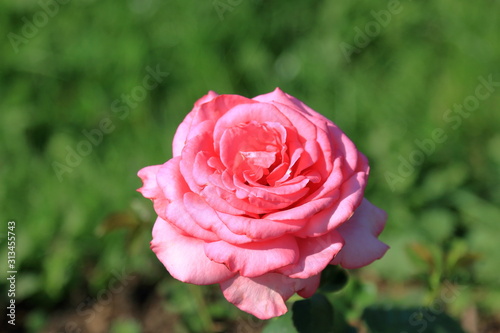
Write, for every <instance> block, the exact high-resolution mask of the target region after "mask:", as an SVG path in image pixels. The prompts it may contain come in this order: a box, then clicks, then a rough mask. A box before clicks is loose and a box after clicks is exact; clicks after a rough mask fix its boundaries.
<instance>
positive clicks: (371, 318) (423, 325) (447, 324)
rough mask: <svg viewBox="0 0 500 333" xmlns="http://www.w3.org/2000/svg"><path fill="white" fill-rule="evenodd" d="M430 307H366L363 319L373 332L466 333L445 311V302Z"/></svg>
mask: <svg viewBox="0 0 500 333" xmlns="http://www.w3.org/2000/svg"><path fill="white" fill-rule="evenodd" d="M438 305H439V304H436V306H431V307H429V308H423V307H422V308H409V309H397V308H392V309H387V308H380V307H370V308H367V309H365V311H364V313H363V316H362V319H363V320H364V322H365V323H366V325H367V326H368V329H369V332H371V333H410V332H424V331H425V332H426V333H448V332H453V333H464V331H463V329H462V328H461V327H460V324H459V323H458V322H457V321H456V320H455V319H453V318H451V317H450V316H448V315H447V314H446V313H444V312H443V308H442V307H443V306H444V305H443V304H441V305H440V306H438Z"/></svg>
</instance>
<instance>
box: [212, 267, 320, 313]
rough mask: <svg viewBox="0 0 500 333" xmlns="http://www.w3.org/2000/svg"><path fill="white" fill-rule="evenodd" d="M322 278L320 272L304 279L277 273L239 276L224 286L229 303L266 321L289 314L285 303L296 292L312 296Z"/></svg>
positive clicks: (223, 289)
mask: <svg viewBox="0 0 500 333" xmlns="http://www.w3.org/2000/svg"><path fill="white" fill-rule="evenodd" d="M319 280H320V277H319V275H316V276H313V277H310V278H309V279H304V280H302V279H291V278H288V277H286V276H284V275H281V274H276V273H269V274H265V275H262V276H259V277H254V278H247V277H243V276H239V275H236V276H235V277H233V278H232V279H229V280H227V281H225V282H223V283H221V284H220V286H221V289H222V292H223V293H224V297H226V299H227V300H228V301H229V302H231V303H233V304H234V305H236V306H237V307H238V308H240V309H241V310H243V311H245V312H248V313H251V314H253V315H254V316H256V317H257V318H260V319H263V320H264V319H269V318H273V317H277V316H281V315H283V314H285V313H286V312H287V310H288V309H287V307H286V305H285V302H286V300H288V299H289V298H290V297H291V296H292V295H293V294H294V293H295V292H297V293H299V295H301V296H303V297H310V296H312V295H313V294H314V292H315V291H316V289H317V288H318V285H319Z"/></svg>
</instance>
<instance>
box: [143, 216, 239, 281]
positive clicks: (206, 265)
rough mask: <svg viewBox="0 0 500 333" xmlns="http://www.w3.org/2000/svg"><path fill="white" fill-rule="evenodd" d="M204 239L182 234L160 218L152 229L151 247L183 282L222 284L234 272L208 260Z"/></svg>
mask: <svg viewBox="0 0 500 333" xmlns="http://www.w3.org/2000/svg"><path fill="white" fill-rule="evenodd" d="M203 245H204V242H203V241H201V240H199V239H196V238H192V237H187V236H184V235H182V234H181V233H180V232H178V231H177V230H176V229H175V228H174V227H172V226H171V225H170V224H169V223H168V222H167V221H165V220H163V219H161V218H158V219H157V220H156V222H155V225H154V228H153V240H152V241H151V249H152V250H153V251H154V253H156V255H157V257H158V259H159V260H160V261H161V262H162V263H163V265H164V266H165V268H166V269H167V270H168V271H169V272H170V274H171V275H172V276H173V277H174V278H176V279H178V280H180V281H183V282H187V283H194V284H200V285H207V284H213V283H220V282H223V281H226V280H227V279H229V278H231V277H232V276H233V275H234V273H232V272H231V271H230V270H228V269H227V267H226V266H224V265H222V264H218V263H215V262H213V261H211V260H210V259H208V258H207V257H206V255H205V252H204V250H203Z"/></svg>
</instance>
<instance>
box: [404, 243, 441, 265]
mask: <svg viewBox="0 0 500 333" xmlns="http://www.w3.org/2000/svg"><path fill="white" fill-rule="evenodd" d="M407 250H408V255H409V256H410V258H411V259H412V260H413V262H414V263H415V264H418V265H420V266H421V267H422V268H425V269H432V267H434V265H435V263H434V258H433V256H432V253H431V251H430V250H429V248H428V247H426V246H425V245H423V244H420V243H412V244H410V245H409V246H408V247H407Z"/></svg>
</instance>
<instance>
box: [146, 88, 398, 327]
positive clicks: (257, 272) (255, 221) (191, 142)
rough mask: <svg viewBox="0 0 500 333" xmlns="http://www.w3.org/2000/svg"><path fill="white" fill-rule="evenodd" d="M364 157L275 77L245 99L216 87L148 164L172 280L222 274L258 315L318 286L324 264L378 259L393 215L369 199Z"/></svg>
mask: <svg viewBox="0 0 500 333" xmlns="http://www.w3.org/2000/svg"><path fill="white" fill-rule="evenodd" d="M368 173H369V166H368V161H367V159H366V157H365V156H364V155H363V154H361V153H360V152H359V151H358V150H357V149H356V147H355V146H354V144H353V143H352V142H351V140H350V139H349V138H347V136H346V135H345V134H344V133H343V132H342V131H341V130H340V129H339V128H338V127H337V126H336V125H335V124H334V123H332V122H331V121H330V120H328V119H326V118H325V117H323V116H322V115H320V114H319V113H317V112H316V111H314V110H312V109H311V108H309V107H308V106H307V105H305V104H304V103H302V102H301V101H299V100H297V99H296V98H294V97H292V96H290V95H288V94H286V93H284V92H283V91H281V90H280V89H279V88H277V89H276V90H274V91H273V92H271V93H269V94H265V95H260V96H257V97H255V98H253V99H248V98H245V97H242V96H238V95H218V94H216V93H214V92H212V91H210V92H209V93H208V95H206V96H204V97H202V98H201V99H200V100H198V101H197V102H196V103H195V105H194V108H193V110H192V111H191V112H190V113H189V114H188V115H187V116H186V118H185V119H184V121H183V122H182V123H181V124H180V126H179V128H178V129H177V132H176V133H175V136H174V140H173V158H172V159H170V160H168V161H167V162H165V163H164V164H162V165H154V166H149V167H145V168H143V169H142V170H140V171H139V173H138V175H139V177H140V178H141V179H142V181H143V187H141V188H140V189H139V190H138V191H140V192H141V193H142V195H144V197H146V198H149V199H151V200H152V201H153V203H154V209H155V211H156V213H157V214H158V218H157V220H156V222H155V225H154V228H153V240H152V241H151V248H152V250H153V251H154V252H155V253H156V255H157V257H158V259H159V260H160V261H161V262H162V263H163V265H165V267H166V269H167V270H168V272H169V273H170V274H171V275H172V276H173V277H174V278H176V279H178V280H180V281H183V282H187V283H193V284H198V285H208V284H214V283H219V284H220V287H221V289H222V292H223V294H224V296H225V297H226V299H227V300H228V301H229V302H231V303H233V304H234V305H236V306H237V307H238V308H240V309H241V310H243V311H246V312H248V313H251V314H253V315H255V316H256V317H258V318H260V319H268V318H272V317H276V316H280V315H282V314H284V313H286V311H287V307H286V305H285V302H286V300H287V299H289V298H290V297H291V296H292V295H293V294H294V293H298V294H299V295H300V296H302V297H310V296H312V295H313V294H314V293H315V291H316V289H317V288H318V285H319V281H320V273H321V271H322V270H323V269H324V268H325V267H326V266H327V265H341V266H342V267H344V268H349V269H352V268H358V267H362V266H365V265H367V264H369V263H371V262H372V261H374V260H376V259H378V258H381V257H382V256H383V255H384V253H385V252H386V251H387V249H388V246H387V245H385V244H384V243H382V242H380V241H379V240H378V239H377V236H378V235H379V234H380V232H381V231H382V229H383V228H384V225H385V221H386V214H385V212H384V211H383V210H381V209H379V208H377V207H375V206H374V205H372V204H371V203H370V202H369V201H368V200H366V199H364V198H363V196H364V189H365V185H366V181H367V178H368Z"/></svg>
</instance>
